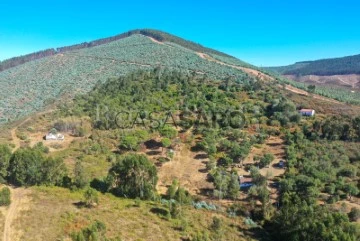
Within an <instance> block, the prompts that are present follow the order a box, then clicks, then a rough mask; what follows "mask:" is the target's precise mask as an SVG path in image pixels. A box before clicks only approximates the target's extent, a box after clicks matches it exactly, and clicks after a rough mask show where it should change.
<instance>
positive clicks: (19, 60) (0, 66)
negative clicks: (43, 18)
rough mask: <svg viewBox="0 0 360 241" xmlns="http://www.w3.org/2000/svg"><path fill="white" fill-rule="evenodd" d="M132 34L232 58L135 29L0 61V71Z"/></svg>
mask: <svg viewBox="0 0 360 241" xmlns="http://www.w3.org/2000/svg"><path fill="white" fill-rule="evenodd" d="M134 34H142V35H145V36H148V37H151V38H154V39H156V40H158V41H160V42H165V41H166V42H172V43H175V44H178V45H180V46H183V47H185V48H188V49H191V50H193V51H196V52H204V53H210V54H217V55H220V56H225V57H231V58H234V57H232V56H230V55H227V54H224V53H222V52H219V51H216V50H213V49H210V48H206V47H204V46H202V45H200V44H197V43H194V42H191V41H187V40H185V39H182V38H179V37H177V36H174V35H171V34H168V33H165V32H162V31H158V30H152V29H137V30H132V31H129V32H126V33H122V34H118V35H115V36H112V37H108V38H102V39H98V40H94V41H90V42H83V43H80V44H75V45H70V46H65V47H60V48H56V49H55V48H53V49H47V50H42V51H38V52H35V53H31V54H27V55H24V56H19V57H14V58H11V59H7V60H4V61H2V62H1V61H0V71H3V70H6V69H9V68H13V67H16V66H18V65H21V64H24V63H27V62H30V61H33V60H37V59H41V58H45V57H48V56H52V55H55V54H57V53H63V52H68V51H74V50H79V49H84V48H91V47H95V46H99V45H103V44H107V43H110V42H113V41H117V40H120V39H123V38H126V37H129V36H131V35H134Z"/></svg>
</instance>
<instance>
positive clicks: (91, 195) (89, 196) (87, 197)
mask: <svg viewBox="0 0 360 241" xmlns="http://www.w3.org/2000/svg"><path fill="white" fill-rule="evenodd" d="M84 201H85V205H86V206H87V207H89V208H90V207H94V206H97V205H98V204H99V195H98V193H97V191H96V190H95V189H93V188H91V187H88V188H87V189H86V190H85V192H84Z"/></svg>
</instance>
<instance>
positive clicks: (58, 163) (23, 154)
mask: <svg viewBox="0 0 360 241" xmlns="http://www.w3.org/2000/svg"><path fill="white" fill-rule="evenodd" d="M66 175H67V170H66V167H65V165H64V163H63V160H61V159H54V158H47V157H45V156H44V155H43V153H42V152H41V151H39V150H38V149H36V148H33V149H32V148H26V149H19V150H17V151H16V152H15V153H14V154H13V155H12V157H11V159H10V162H9V166H8V180H9V181H10V182H11V183H13V184H15V185H20V186H32V185H40V184H45V185H62V184H63V179H64V177H65V176H66Z"/></svg>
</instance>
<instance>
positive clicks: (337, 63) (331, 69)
mask: <svg viewBox="0 0 360 241" xmlns="http://www.w3.org/2000/svg"><path fill="white" fill-rule="evenodd" d="M269 69H272V70H274V71H277V72H279V73H281V74H284V75H320V76H324V75H346V74H360V55H354V56H347V57H343V58H333V59H321V60H315V61H305V62H297V63H295V64H293V65H288V66H281V67H270V68H269Z"/></svg>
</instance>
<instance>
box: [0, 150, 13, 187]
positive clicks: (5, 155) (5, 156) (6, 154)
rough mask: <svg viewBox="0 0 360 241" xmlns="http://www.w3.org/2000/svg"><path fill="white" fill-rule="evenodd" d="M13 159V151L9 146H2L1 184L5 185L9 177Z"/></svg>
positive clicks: (0, 161) (0, 151)
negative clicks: (9, 168) (10, 164)
mask: <svg viewBox="0 0 360 241" xmlns="http://www.w3.org/2000/svg"><path fill="white" fill-rule="evenodd" d="M10 159H11V150H10V148H9V147H8V146H7V145H0V183H5V180H6V178H7V176H8V170H7V169H8V167H9V163H10Z"/></svg>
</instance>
